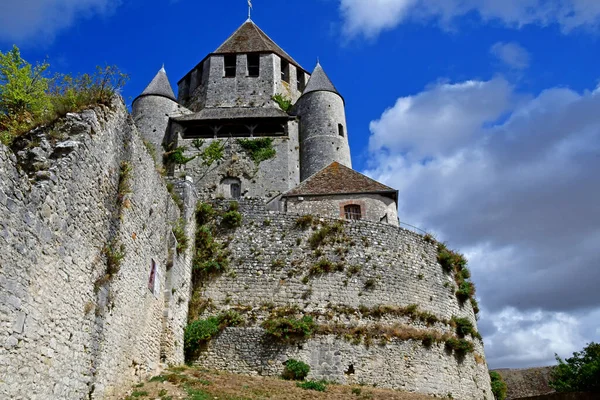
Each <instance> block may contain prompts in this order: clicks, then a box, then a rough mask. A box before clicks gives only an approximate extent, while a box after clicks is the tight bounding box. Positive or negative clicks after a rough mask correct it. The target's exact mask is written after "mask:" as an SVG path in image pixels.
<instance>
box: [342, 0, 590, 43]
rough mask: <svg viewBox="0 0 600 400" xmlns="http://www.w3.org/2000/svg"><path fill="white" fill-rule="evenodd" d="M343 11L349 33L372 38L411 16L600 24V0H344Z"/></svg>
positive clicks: (513, 22)
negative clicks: (473, 17) (477, 17)
mask: <svg viewBox="0 0 600 400" xmlns="http://www.w3.org/2000/svg"><path fill="white" fill-rule="evenodd" d="M340 11H341V13H342V17H343V19H344V28H345V31H346V33H348V34H350V35H356V34H364V35H365V36H368V37H373V36H376V35H377V34H379V33H380V32H381V31H383V30H386V29H390V28H393V27H395V26H397V25H399V24H401V23H402V22H404V21H406V20H409V19H413V20H428V19H435V20H438V21H439V22H440V23H442V24H443V25H446V26H447V25H448V24H449V23H451V22H452V20H453V19H455V18H457V17H460V16H463V15H466V14H469V13H476V14H478V15H479V17H480V18H481V19H483V20H498V21H500V22H502V23H504V24H506V25H509V26H513V27H521V26H523V25H528V24H539V25H549V24H554V23H556V24H559V25H560V26H561V28H562V29H563V31H565V32H568V31H570V30H572V29H574V28H577V27H590V28H595V27H597V26H598V25H599V24H600V2H598V1H597V0H369V1H364V0H340Z"/></svg>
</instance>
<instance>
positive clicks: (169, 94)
mask: <svg viewBox="0 0 600 400" xmlns="http://www.w3.org/2000/svg"><path fill="white" fill-rule="evenodd" d="M141 96H163V97H166V98H168V99H171V100H173V101H177V99H176V98H175V93H173V88H172V87H171V83H170V82H169V78H168V77H167V71H165V67H164V65H163V67H162V68H161V69H160V71H158V73H157V74H156V76H155V77H154V79H152V82H150V84H149V85H148V86H147V87H146V89H144V91H143V92H142V94H140V96H138V97H141Z"/></svg>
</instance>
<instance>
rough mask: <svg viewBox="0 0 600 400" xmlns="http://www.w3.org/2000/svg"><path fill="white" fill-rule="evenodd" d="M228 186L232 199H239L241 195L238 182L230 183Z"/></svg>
mask: <svg viewBox="0 0 600 400" xmlns="http://www.w3.org/2000/svg"><path fill="white" fill-rule="evenodd" d="M230 188H231V198H232V199H239V198H240V197H242V188H241V186H240V184H239V183H232V184H231V186H230Z"/></svg>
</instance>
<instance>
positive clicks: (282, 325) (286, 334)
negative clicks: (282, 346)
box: [262, 316, 316, 342]
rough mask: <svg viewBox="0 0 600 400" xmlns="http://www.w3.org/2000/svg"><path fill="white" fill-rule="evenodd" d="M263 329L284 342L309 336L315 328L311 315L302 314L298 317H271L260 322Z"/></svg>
mask: <svg viewBox="0 0 600 400" xmlns="http://www.w3.org/2000/svg"><path fill="white" fill-rule="evenodd" d="M262 327H263V328H264V329H265V331H266V332H267V333H268V334H269V335H271V336H273V337H275V338H277V339H279V340H282V341H284V342H291V341H295V340H302V339H308V338H310V337H311V336H312V335H313V334H314V332H315V329H316V324H315V321H314V320H313V318H312V317H309V316H304V317H302V318H300V319H297V318H294V317H285V318H272V319H267V320H266V321H265V322H263V323H262Z"/></svg>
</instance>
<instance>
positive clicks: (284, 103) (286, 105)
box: [271, 93, 293, 112]
mask: <svg viewBox="0 0 600 400" xmlns="http://www.w3.org/2000/svg"><path fill="white" fill-rule="evenodd" d="M271 98H272V99H273V101H274V102H275V103H277V104H278V105H279V108H281V109H282V110H283V111H285V112H289V111H290V110H291V109H292V106H293V104H292V100H291V99H289V98H287V97H285V96H284V95H282V94H281V93H277V94H276V95H274V96H273V97H271Z"/></svg>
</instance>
